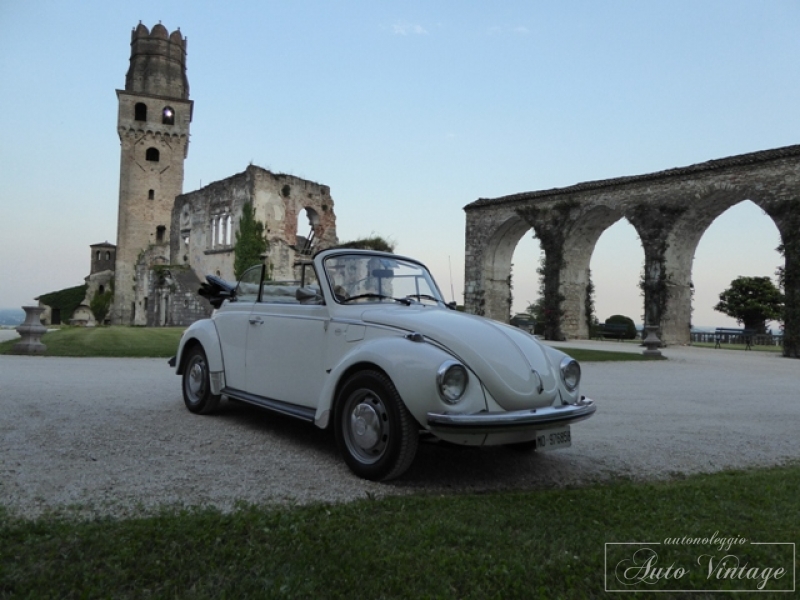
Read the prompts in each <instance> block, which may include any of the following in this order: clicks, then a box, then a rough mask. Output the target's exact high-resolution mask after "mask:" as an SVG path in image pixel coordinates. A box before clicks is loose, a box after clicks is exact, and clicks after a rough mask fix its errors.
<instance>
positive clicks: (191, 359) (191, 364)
mask: <svg viewBox="0 0 800 600" xmlns="http://www.w3.org/2000/svg"><path fill="white" fill-rule="evenodd" d="M220 397H221V396H219V395H218V394H212V393H211V383H210V378H209V372H208V359H206V353H205V352H204V351H203V348H202V347H200V346H195V347H194V348H192V349H191V350H189V355H188V356H187V357H186V366H185V367H184V369H183V401H184V403H185V404H186V408H188V409H189V411H191V412H193V413H195V414H198V415H207V414H209V413H212V412H214V411H215V410H216V409H217V407H218V406H219V401H220Z"/></svg>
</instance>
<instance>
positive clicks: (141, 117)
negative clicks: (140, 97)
mask: <svg viewBox="0 0 800 600" xmlns="http://www.w3.org/2000/svg"><path fill="white" fill-rule="evenodd" d="M133 118H134V119H135V120H137V121H147V104H145V103H144V102H137V103H136V106H134V107H133Z"/></svg>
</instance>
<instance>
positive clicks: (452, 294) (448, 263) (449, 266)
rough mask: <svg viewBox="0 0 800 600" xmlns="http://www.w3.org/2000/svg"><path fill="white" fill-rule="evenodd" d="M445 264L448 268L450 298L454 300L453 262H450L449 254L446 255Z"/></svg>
mask: <svg viewBox="0 0 800 600" xmlns="http://www.w3.org/2000/svg"><path fill="white" fill-rule="evenodd" d="M447 266H448V268H449V269H450V299H451V300H452V301H453V302H455V301H456V293H455V290H454V289H453V264H452V263H451V262H450V255H449V254H448V255H447Z"/></svg>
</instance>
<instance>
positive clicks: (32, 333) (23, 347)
mask: <svg viewBox="0 0 800 600" xmlns="http://www.w3.org/2000/svg"><path fill="white" fill-rule="evenodd" d="M22 310H24V311H25V322H24V323H22V325H20V326H19V327H17V333H19V334H20V336H22V339H21V340H20V341H18V342H17V343H16V344H14V347H13V348H11V353H12V354H44V351H45V350H47V346H45V345H44V344H43V343H42V341H41V340H42V336H43V335H44V334H45V333H47V327H45V326H44V325H42V321H41V316H42V313H43V312H44V308H42V307H41V306H23V307H22Z"/></svg>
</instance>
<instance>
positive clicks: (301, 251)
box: [170, 165, 337, 280]
mask: <svg viewBox="0 0 800 600" xmlns="http://www.w3.org/2000/svg"><path fill="white" fill-rule="evenodd" d="M247 202H250V203H252V205H253V209H254V211H255V218H256V219H257V220H259V221H261V222H262V223H264V232H265V234H266V236H267V241H268V242H269V250H268V258H267V262H268V265H269V267H270V273H271V275H272V278H273V279H276V280H290V279H295V273H294V268H293V267H294V263H295V261H296V259H297V258H298V256H299V255H303V256H308V255H310V254H311V253H313V252H314V251H315V250H317V249H319V248H326V247H330V246H333V245H335V244H336V242H337V240H336V216H335V214H334V211H333V199H332V198H331V193H330V188H329V187H328V186H326V185H320V184H318V183H314V182H312V181H307V180H305V179H299V178H297V177H293V176H291V175H283V174H275V173H271V172H270V171H267V170H265V169H262V168H260V167H257V166H254V165H250V166H248V167H247V169H246V170H245V171H244V172H243V173H239V174H237V175H234V176H232V177H228V178H227V179H223V180H221V181H216V182H214V183H212V184H210V185H207V186H205V187H204V188H202V189H199V190H197V191H195V192H191V193H188V194H184V195H182V196H178V198H176V199H175V205H174V208H173V211H172V221H171V229H172V231H175V232H177V233H178V235H174V236H173V237H172V240H171V247H170V256H171V262H172V264H174V265H183V264H187V265H191V266H192V268H193V269H194V270H195V272H196V273H198V275H200V274H203V275H205V274H208V273H211V274H216V275H218V276H220V277H222V278H223V279H228V280H233V279H234V276H233V262H234V252H233V247H234V244H235V242H236V230H237V225H238V223H239V220H240V219H241V216H242V207H243V206H244V204H245V203H247ZM303 221H306V222H307V227H308V229H307V230H303V231H300V232H299V231H298V230H297V229H298V224H299V223H300V224H302V223H303Z"/></svg>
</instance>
